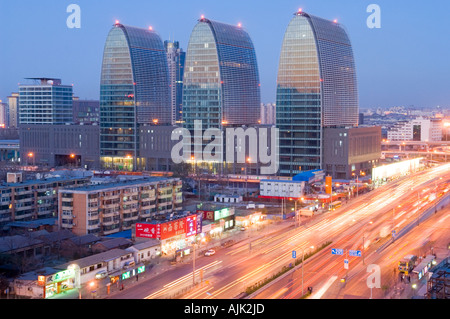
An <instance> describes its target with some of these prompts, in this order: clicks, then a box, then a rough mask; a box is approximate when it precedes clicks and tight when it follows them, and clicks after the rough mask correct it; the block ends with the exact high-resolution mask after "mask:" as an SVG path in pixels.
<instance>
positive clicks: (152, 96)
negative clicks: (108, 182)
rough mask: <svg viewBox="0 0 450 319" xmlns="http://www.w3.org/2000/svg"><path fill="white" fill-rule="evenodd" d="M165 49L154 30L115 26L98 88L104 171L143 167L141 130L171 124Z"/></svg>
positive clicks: (104, 57)
mask: <svg viewBox="0 0 450 319" xmlns="http://www.w3.org/2000/svg"><path fill="white" fill-rule="evenodd" d="M170 123H171V110H170V92H169V78H168V66H167V58H166V53H165V50H164V45H163V42H162V40H161V38H160V37H159V35H158V34H157V33H155V32H154V31H152V30H147V29H140V28H135V27H129V26H124V25H122V24H115V25H114V27H113V29H112V30H111V31H110V32H109V34H108V37H107V39H106V43H105V47H104V53H103V64H102V75H101V83H100V128H101V129H100V154H101V161H102V166H103V167H105V168H111V169H125V170H133V169H134V168H136V167H138V166H140V162H141V159H140V154H139V134H138V132H139V126H140V125H143V124H170Z"/></svg>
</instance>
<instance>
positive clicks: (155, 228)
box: [136, 223, 161, 239]
mask: <svg viewBox="0 0 450 319" xmlns="http://www.w3.org/2000/svg"><path fill="white" fill-rule="evenodd" d="M136 237H144V238H158V239H159V238H161V224H143V223H137V224H136Z"/></svg>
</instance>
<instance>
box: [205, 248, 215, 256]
mask: <svg viewBox="0 0 450 319" xmlns="http://www.w3.org/2000/svg"><path fill="white" fill-rule="evenodd" d="M215 253H216V251H215V250H214V249H209V250H208V251H207V252H206V253H205V256H212V255H214V254H215Z"/></svg>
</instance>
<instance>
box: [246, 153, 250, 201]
mask: <svg viewBox="0 0 450 319" xmlns="http://www.w3.org/2000/svg"><path fill="white" fill-rule="evenodd" d="M247 163H249V164H251V159H250V157H247V160H246V161H245V194H246V195H247V198H248V172H247ZM250 169H251V166H250Z"/></svg>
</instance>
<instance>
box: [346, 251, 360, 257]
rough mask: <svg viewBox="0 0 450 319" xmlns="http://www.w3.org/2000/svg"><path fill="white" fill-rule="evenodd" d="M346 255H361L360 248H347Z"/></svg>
mask: <svg viewBox="0 0 450 319" xmlns="http://www.w3.org/2000/svg"><path fill="white" fill-rule="evenodd" d="M348 255H349V256H352V257H361V250H349V251H348Z"/></svg>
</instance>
